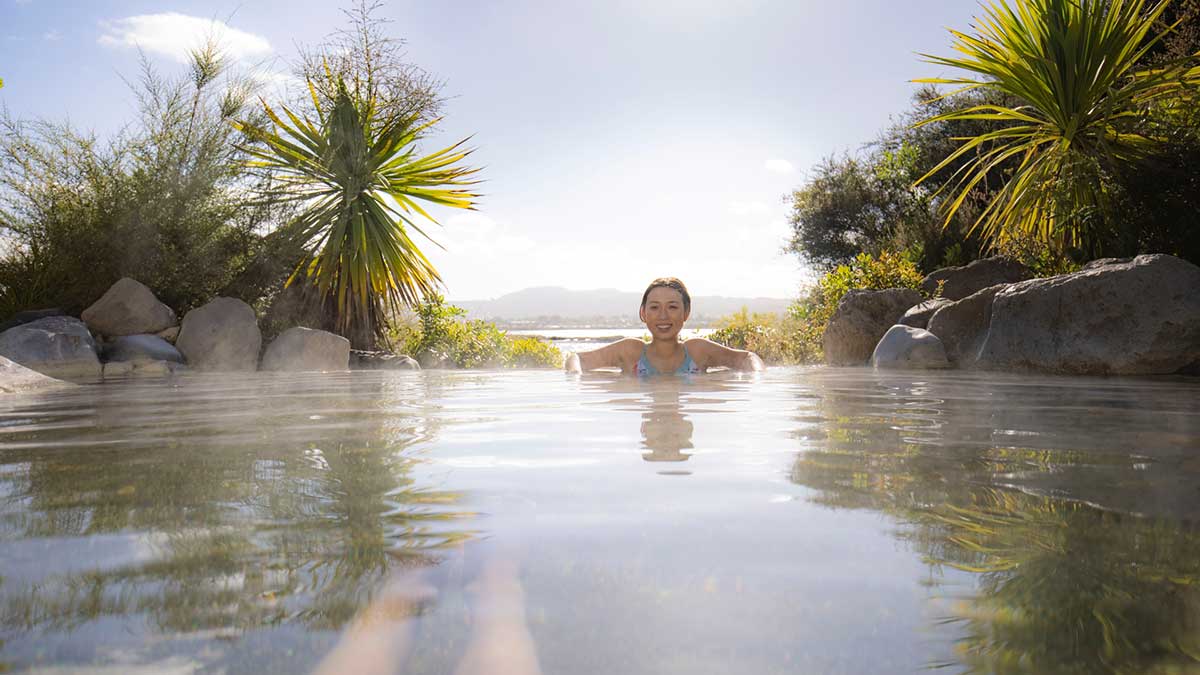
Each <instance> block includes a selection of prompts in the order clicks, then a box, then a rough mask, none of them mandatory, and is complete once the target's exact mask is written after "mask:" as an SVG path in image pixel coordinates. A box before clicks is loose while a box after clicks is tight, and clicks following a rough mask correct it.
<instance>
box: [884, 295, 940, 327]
mask: <svg viewBox="0 0 1200 675" xmlns="http://www.w3.org/2000/svg"><path fill="white" fill-rule="evenodd" d="M952 302H954V301H953V300H950V299H949V298H930V299H928V300H926V301H925V302H922V303H920V304H916V305H913V306H912V307H909V308H908V311H907V312H905V313H904V316H902V317H900V320H899V321H897V322H896V323H898V324H900V325H901V326H912V327H913V328H925V327H927V326H928V325H929V318H930V317H932V316H933V313H934V312H936V311H938V310H939V309H941V308H943V307H945V306H946V305H949V304H950V303H952Z"/></svg>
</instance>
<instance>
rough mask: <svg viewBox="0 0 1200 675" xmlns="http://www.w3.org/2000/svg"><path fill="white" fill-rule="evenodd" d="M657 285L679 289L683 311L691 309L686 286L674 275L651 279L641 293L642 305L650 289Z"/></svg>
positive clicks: (644, 304)
mask: <svg viewBox="0 0 1200 675" xmlns="http://www.w3.org/2000/svg"><path fill="white" fill-rule="evenodd" d="M659 287H663V288H670V289H672V290H676V291H679V294H680V295H682V296H683V311H685V312H690V311H692V296H690V295H688V291H687V286H684V285H683V282H682V281H680V280H678V279H676V278H675V277H659V278H657V279H655V280H654V281H651V282H650V285H649V286H647V287H646V292H645V293H642V307H645V306H646V298H648V297H650V291H652V290H654V289H656V288H659Z"/></svg>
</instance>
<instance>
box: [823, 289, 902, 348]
mask: <svg viewBox="0 0 1200 675" xmlns="http://www.w3.org/2000/svg"><path fill="white" fill-rule="evenodd" d="M919 302H921V294H920V293H918V292H917V291H914V290H913V289H911V288H889V289H886V290H882V291H850V292H849V293H846V295H845V296H843V297H842V299H841V300H840V301H839V302H838V306H837V309H836V310H834V312H833V316H832V317H830V319H829V325H828V326H826V328H825V335H824V336H823V338H822V343H823V346H824V349H825V362H826V363H828V364H829V365H831V366H861V365H865V364H866V363H867V361H868V360H869V359H870V358H871V353H872V352H873V351H874V350H875V345H877V344H879V340H880V338H882V337H883V334H884V333H886V332H887V330H888V328H891V327H892V326H893V325H894V324H895V323H896V321H898V320H899V319H900V317H901V316H903V315H904V312H905V310H907V309H908V308H910V307H912V306H913V305H915V304H917V303H919Z"/></svg>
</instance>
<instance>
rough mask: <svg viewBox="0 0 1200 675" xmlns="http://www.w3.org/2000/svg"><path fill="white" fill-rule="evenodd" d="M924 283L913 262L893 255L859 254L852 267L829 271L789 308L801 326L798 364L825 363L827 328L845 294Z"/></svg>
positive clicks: (796, 348) (840, 267)
mask: <svg viewBox="0 0 1200 675" xmlns="http://www.w3.org/2000/svg"><path fill="white" fill-rule="evenodd" d="M922 279H923V277H922V275H921V272H920V271H919V270H918V269H917V267H916V265H914V264H913V262H912V261H911V260H909V259H908V258H905V257H903V256H901V255H898V254H896V253H892V252H890V251H883V252H881V253H880V254H879V255H878V256H872V255H870V254H869V253H860V254H858V255H857V256H855V258H854V260H852V261H851V262H850V264H848V265H838V266H837V267H836V268H834V269H833V270H830V271H829V272H828V273H826V274H825V276H823V277H821V279H820V280H818V281H817V284H816V286H814V287H813V289H812V290H811V291H810V292H809V294H808V296H806V297H803V298H800V299H799V300H797V301H796V302H795V303H793V304H792V306H791V307H789V308H788V313H789V316H790V318H791V320H792V321H794V322H796V324H797V325H799V326H800V330H799V332H798V333H797V335H796V347H795V353H796V354H797V357H798V360H799V361H802V362H805V363H819V362H821V361H822V360H823V358H824V346H823V342H822V338H823V337H824V335H825V328H826V326H828V325H829V319H830V318H832V317H833V313H834V311H835V310H836V309H837V305H838V302H840V301H841V299H842V297H843V296H844V295H846V293H849V292H850V291H853V290H883V289H886V288H913V289H917V290H920V288H921V280H922Z"/></svg>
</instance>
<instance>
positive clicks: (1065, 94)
mask: <svg viewBox="0 0 1200 675" xmlns="http://www.w3.org/2000/svg"><path fill="white" fill-rule="evenodd" d="M1168 3H1169V0H1160V1H1158V2H1153V3H1148V2H1147V1H1146V0H1111V1H1110V2H1096V1H1078V0H1014V5H1015V8H1014V7H1010V6H1009V4H1008V3H1007V2H1006V1H1005V0H1000V2H998V3H991V4H989V5H987V6H985V8H984V11H985V17H984V19H983V20H982V21H980V22H979V23H978V26H977V28H976V31H977V32H976V34H975V35H967V34H964V33H959V32H954V35H955V43H954V49H955V50H956V51H957V52H959V54H960V56H957V57H939V56H926V60H927V61H929V62H930V63H933V64H935V65H940V66H948V67H951V68H956V69H961V70H966V71H968V73H970V74H968V75H963V76H960V77H953V78H928V79H923V80H918V82H926V83H931V84H950V85H957V86H961V87H962V89H960V90H959V91H969V90H974V89H990V90H994V91H997V92H1003V93H1006V94H1009V95H1011V96H1013V97H1015V98H1017V99H1019V100H1020V101H1021V102H1022V104H1021V105H995V104H984V105H975V106H969V107H965V108H961V109H958V110H953V111H950V112H946V113H943V114H940V115H935V116H933V117H931V118H930V119H929V120H927V123H937V122H946V121H955V120H983V121H989V122H994V123H996V124H997V125H998V126H997V127H996V128H995V129H993V130H991V131H989V132H987V133H982V134H979V135H976V136H973V137H970V138H968V139H966V140H965V141H964V142H963V143H962V144H961V145H960V146H959V147H958V149H957V150H955V151H954V152H952V153H951V154H950V155H948V156H947V157H946V159H945V160H944V161H943V162H942V163H941V164H939V165H938V166H937V167H935V168H934V169H933V170H931V171H930V172H929V173H930V174H932V173H935V172H937V171H940V170H942V169H944V168H945V167H946V166H947V165H949V164H950V163H953V162H956V161H959V160H960V159H967V160H968V161H967V163H966V164H965V165H963V166H962V167H961V168H960V169H959V170H958V171H956V173H955V175H954V178H953V180H952V181H950V182H949V183H947V184H945V185H943V186H942V187H941V188H939V190H938V192H937V193H936V194H937V195H938V196H940V195H941V193H943V192H945V193H946V195H947V197H946V199H945V201H944V202H943V204H942V208H943V210H944V213H945V215H946V219H947V222H948V221H949V219H950V218H952V217H953V216H954V214H955V213H956V212H957V210H958V209H959V208H960V207H961V206H962V204H963V203H964V202H965V200H966V199H967V198H968V196H970V195H971V194H972V193H973V192H972V191H973V190H974V189H975V188H976V187H977V186H978V185H980V184H981V183H983V182H984V181H985V180H986V179H987V178H988V177H989V175H991V173H992V171H993V170H994V169H995V168H996V167H997V166H999V165H1000V164H1002V163H1004V162H1009V161H1014V160H1015V161H1017V166H1016V168H1015V169H1014V170H1013V172H1012V174H1011V175H1010V176H1008V177H1007V179H1006V180H1005V181H1004V182H1003V184H1002V185H1000V186H998V189H997V190H996V192H995V193H994V194H993V195H992V196H991V197H990V199H989V201H988V202H987V204H986V205H985V206H984V207H983V209H982V210H981V211H980V213H979V215H978V217H977V218H976V219H975V222H974V227H976V228H978V230H979V232H980V234H981V235H982V236H983V237H985V238H986V239H987V240H989V241H990V242H992V243H994V244H998V243H1001V242H1003V241H1004V240H1005V239H1007V238H1009V237H1012V236H1017V235H1032V236H1033V237H1035V238H1037V239H1038V240H1040V241H1042V242H1045V243H1047V244H1049V245H1051V246H1053V247H1055V248H1057V249H1059V250H1069V249H1080V250H1082V251H1083V252H1084V254H1086V255H1089V256H1095V255H1099V254H1101V253H1117V254H1119V253H1128V252H1132V251H1133V250H1135V249H1136V247H1137V242H1136V240H1131V238H1130V237H1129V232H1128V231H1126V230H1125V229H1123V228H1122V227H1121V223H1120V222H1118V216H1117V213H1118V211H1117V208H1116V206H1117V199H1116V196H1115V193H1116V192H1117V191H1118V187H1116V186H1119V185H1120V182H1121V177H1122V175H1123V174H1124V173H1125V172H1127V171H1129V170H1130V169H1131V168H1132V166H1133V164H1134V163H1135V162H1139V161H1142V160H1144V159H1146V158H1147V157H1150V156H1152V155H1153V154H1154V153H1155V152H1156V151H1157V150H1158V149H1159V147H1160V144H1161V142H1162V141H1163V138H1161V137H1159V136H1156V135H1154V134H1153V133H1151V132H1152V131H1153V129H1152V128H1151V127H1148V126H1147V124H1146V119H1147V117H1148V111H1149V110H1150V108H1151V107H1152V106H1155V105H1158V106H1166V107H1168V108H1171V107H1186V106H1187V103H1186V102H1185V98H1186V95H1187V91H1188V89H1189V88H1190V87H1191V86H1192V85H1194V84H1196V83H1197V80H1198V78H1197V76H1198V75H1200V71H1197V70H1196V69H1195V68H1194V66H1196V64H1197V61H1196V59H1195V58H1187V59H1183V60H1180V61H1174V62H1170V63H1168V64H1167V65H1164V66H1161V67H1158V68H1153V69H1146V68H1142V67H1141V66H1142V65H1143V63H1142V62H1143V57H1145V56H1146V54H1147V53H1148V51H1149V50H1150V49H1151V48H1152V47H1153V46H1154V45H1155V44H1156V43H1158V42H1159V41H1160V40H1161V38H1162V37H1163V34H1164V33H1163V31H1162V30H1161V29H1159V30H1158V31H1157V32H1156V29H1155V22H1156V21H1157V20H1158V19H1159V17H1160V16H1161V15H1162V13H1163V11H1164V10H1165V9H1166V7H1167V5H1168ZM927 175H929V174H927Z"/></svg>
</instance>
